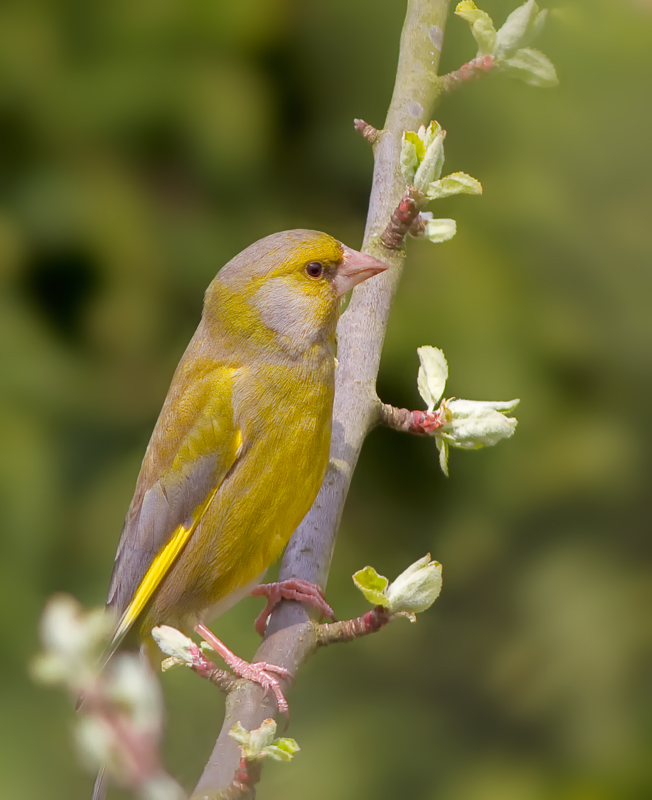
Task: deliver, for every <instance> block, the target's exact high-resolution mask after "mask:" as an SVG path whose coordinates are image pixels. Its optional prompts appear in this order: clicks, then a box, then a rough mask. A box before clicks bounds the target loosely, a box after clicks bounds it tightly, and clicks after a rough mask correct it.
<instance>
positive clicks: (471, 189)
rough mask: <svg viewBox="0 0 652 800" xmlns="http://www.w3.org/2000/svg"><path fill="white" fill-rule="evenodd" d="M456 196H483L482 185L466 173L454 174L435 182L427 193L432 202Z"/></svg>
mask: <svg viewBox="0 0 652 800" xmlns="http://www.w3.org/2000/svg"><path fill="white" fill-rule="evenodd" d="M454 194H482V184H481V183H480V181H479V180H476V178H472V177H471V176H470V175H467V174H466V173H465V172H452V173H451V174H450V175H445V176H444V177H443V178H440V179H439V180H438V181H433V182H432V183H431V184H430V186H428V190H427V192H426V195H427V197H428V198H429V199H430V200H440V199H441V198H442V197H450V196H451V195H454Z"/></svg>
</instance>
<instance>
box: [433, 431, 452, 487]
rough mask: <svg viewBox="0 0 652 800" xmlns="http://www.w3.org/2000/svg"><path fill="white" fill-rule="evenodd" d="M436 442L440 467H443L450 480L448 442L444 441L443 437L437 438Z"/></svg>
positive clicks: (442, 469)
mask: <svg viewBox="0 0 652 800" xmlns="http://www.w3.org/2000/svg"><path fill="white" fill-rule="evenodd" d="M435 441H436V442H437V449H438V450H439V466H440V467H441V471H442V472H443V473H444V475H445V476H446V477H447V478H448V477H449V475H448V442H447V441H446V440H445V439H442V437H441V436H437V437H436V438H435Z"/></svg>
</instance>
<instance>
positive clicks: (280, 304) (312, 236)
mask: <svg viewBox="0 0 652 800" xmlns="http://www.w3.org/2000/svg"><path fill="white" fill-rule="evenodd" d="M386 269H387V265H386V264H383V263H382V262H381V261H378V260H377V259H375V258H373V257H372V256H368V255H366V254H364V253H359V252H357V251H356V250H352V249H351V248H349V247H347V246H346V245H343V244H341V243H340V242H338V241H337V240H336V239H333V238H332V237H331V236H328V235H327V234H325V233H319V232H317V231H308V230H293V231H284V232H282V233H275V234H272V235H271V236H267V237H266V238H264V239H261V240H260V241H258V242H255V243H254V244H252V245H251V246H250V247H247V249H246V250H243V251H242V252H241V253H240V254H239V255H237V256H236V257H235V258H233V259H232V260H231V261H229V263H228V264H226V265H225V266H224V267H223V268H222V269H221V270H220V272H219V274H218V276H217V278H216V279H215V280H214V281H213V283H212V284H211V286H210V287H209V289H208V291H207V293H206V302H205V304H204V314H205V315H206V314H211V312H212V311H213V310H214V311H215V312H216V313H220V314H224V313H225V312H226V313H228V314H229V315H230V316H231V318H232V319H234V321H235V322H236V323H237V324H241V325H242V327H243V329H244V328H246V329H248V330H249V331H250V333H254V332H255V331H254V330H252V325H253V328H254V329H255V327H256V326H257V324H261V323H262V326H263V327H264V328H266V329H267V330H268V331H271V332H273V333H274V334H275V335H276V336H277V337H280V340H281V342H282V344H283V345H284V346H285V347H290V348H291V349H293V350H301V349H302V348H303V347H304V346H310V345H312V344H313V343H315V341H317V340H319V339H323V338H328V337H332V335H333V333H334V330H335V325H336V322H337V316H338V309H339V305H340V299H341V298H342V297H343V296H344V295H345V294H346V292H348V291H349V290H350V289H352V288H353V287H354V286H356V285H357V284H358V283H361V282H362V281H364V280H366V279H367V278H370V277H372V276H373V275H376V274H377V273H379V272H383V271H384V270H386ZM225 305H226V306H228V307H229V308H225Z"/></svg>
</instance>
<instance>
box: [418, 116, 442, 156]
mask: <svg viewBox="0 0 652 800" xmlns="http://www.w3.org/2000/svg"><path fill="white" fill-rule="evenodd" d="M421 127H422V128H423V129H424V131H423V144H424V147H425V148H426V150H427V149H428V148H429V147H430V145H431V144H432V143H433V142H434V141H435V137H436V136H437V134H438V133H439V131H441V125H440V124H439V123H438V122H436V121H435V120H434V119H433V120H432V122H431V123H430V125H428V127H427V128H426V127H425V126H423V125H422V126H421ZM419 134H421V128H420V129H419Z"/></svg>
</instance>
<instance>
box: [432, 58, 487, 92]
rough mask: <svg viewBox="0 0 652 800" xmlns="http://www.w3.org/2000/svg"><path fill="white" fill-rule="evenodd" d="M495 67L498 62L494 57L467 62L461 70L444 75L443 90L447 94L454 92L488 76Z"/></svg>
mask: <svg viewBox="0 0 652 800" xmlns="http://www.w3.org/2000/svg"><path fill="white" fill-rule="evenodd" d="M495 65H496V61H495V59H494V57H493V56H479V57H478V58H473V59H471V61H467V63H466V64H462V66H461V67H460V68H459V69H456V70H454V71H453V72H447V73H446V75H442V77H441V81H442V85H443V89H444V91H445V92H452V91H453V89H457V88H459V87H460V86H461V85H462V84H464V83H468V82H469V81H473V80H477V79H478V78H481V77H482V76H483V75H486V74H487V73H488V72H489V71H490V70H491V69H492V68H493V67H494V66H495Z"/></svg>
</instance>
